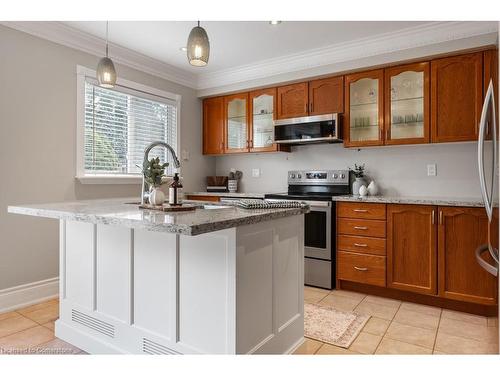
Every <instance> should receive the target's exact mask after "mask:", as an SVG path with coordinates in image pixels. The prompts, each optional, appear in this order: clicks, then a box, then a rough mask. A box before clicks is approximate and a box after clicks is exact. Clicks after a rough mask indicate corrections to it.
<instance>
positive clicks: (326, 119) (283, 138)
mask: <svg viewBox="0 0 500 375" xmlns="http://www.w3.org/2000/svg"><path fill="white" fill-rule="evenodd" d="M339 131H340V126H339V117H338V114H337V113H330V114H327V115H318V116H307V117H296V118H289V119H282V120H276V121H275V122H274V141H275V142H276V143H281V144H294V145H301V144H310V143H335V142H342V139H341V138H340V134H339Z"/></svg>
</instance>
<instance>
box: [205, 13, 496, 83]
mask: <svg viewBox="0 0 500 375" xmlns="http://www.w3.org/2000/svg"><path fill="white" fill-rule="evenodd" d="M497 32H498V22H496V21H492V22H475V21H471V22H461V21H457V22H432V23H431V22H429V23H428V24H424V25H419V26H415V27H409V28H407V29H404V30H400V31H397V32H391V33H385V34H379V35H376V36H373V37H367V38H363V39H358V40H355V41H350V42H346V43H339V44H335V45H330V46H327V47H322V48H316V49H311V50H307V51H304V52H301V53H296V54H291V55H287V56H282V57H279V58H273V59H268V60H264V61H260V62H257V63H254V64H248V65H242V66H239V67H235V68H230V69H224V70H219V71H215V72H207V73H204V74H202V75H200V76H199V77H198V85H197V88H198V90H207V89H214V88H216V87H222V86H230V85H234V84H237V83H241V82H245V81H252V80H259V79H263V78H267V77H272V76H277V75H282V74H284V73H291V72H299V71H304V70H308V69H314V68H318V67H322V66H326V65H333V64H339V63H343V62H346V61H351V60H358V59H363V58H367V57H372V56H378V55H383V54H387V53H392V52H397V51H402V50H408V49H414V48H419V47H425V46H429V45H433V44H438V43H443V42H450V41H457V40H460V39H466V38H471V37H474V36H478V35H484V34H492V33H497ZM495 39H496V38H495ZM488 40H489V42H490V43H491V40H492V38H489V39H488ZM494 42H495V43H496V42H497V40H494Z"/></svg>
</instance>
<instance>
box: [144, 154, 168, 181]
mask: <svg viewBox="0 0 500 375" xmlns="http://www.w3.org/2000/svg"><path fill="white" fill-rule="evenodd" d="M166 167H168V163H163V164H162V163H161V162H160V158H153V159H151V160H145V161H144V164H143V165H142V173H143V174H144V179H145V180H146V182H147V183H148V184H149V185H150V186H154V187H158V186H160V185H161V178H162V177H163V176H165V168H166Z"/></svg>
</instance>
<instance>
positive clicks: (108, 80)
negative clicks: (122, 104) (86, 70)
mask: <svg viewBox="0 0 500 375" xmlns="http://www.w3.org/2000/svg"><path fill="white" fill-rule="evenodd" d="M97 81H98V82H99V86H101V87H105V88H108V89H109V88H112V87H114V86H115V84H116V70H115V64H113V61H112V60H111V59H110V58H109V57H103V58H102V59H101V60H99V64H97Z"/></svg>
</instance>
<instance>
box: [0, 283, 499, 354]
mask: <svg viewBox="0 0 500 375" xmlns="http://www.w3.org/2000/svg"><path fill="white" fill-rule="evenodd" d="M304 299H305V301H306V302H310V303H319V304H320V305H328V306H332V307H334V308H336V309H338V310H343V311H358V312H362V313H365V314H369V315H371V318H370V320H369V321H368V323H367V324H366V325H365V327H364V328H363V330H362V331H361V333H360V334H359V336H358V337H357V338H356V339H355V340H354V342H353V343H352V344H351V346H350V347H349V348H348V349H344V348H340V347H336V346H333V345H329V344H324V343H322V342H320V341H315V340H311V339H306V340H305V342H304V344H302V345H301V346H300V347H299V348H298V349H297V350H296V351H295V354H497V353H498V318H486V317H484V316H479V315H471V314H465V313H460V312H456V311H450V310H443V309H440V308H437V307H430V306H425V305H418V304H414V303H408V302H401V301H397V300H392V299H387V298H381V297H375V296H370V295H365V294H360V293H354V292H349V291H344V290H334V291H326V290H323V289H316V288H311V287H305V289H304ZM58 310H59V301H58V300H57V299H53V300H50V301H46V302H43V303H39V304H36V305H33V306H29V307H26V308H23V309H20V310H17V311H13V312H8V313H3V314H0V354H16V353H17V354H34V353H36V354H83V353H84V352H82V351H81V350H80V349H78V348H76V347H74V346H72V345H70V344H68V343H66V342H64V341H62V340H60V339H58V338H56V337H55V336H54V321H55V320H56V319H57V318H58V317H59V312H58Z"/></svg>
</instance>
